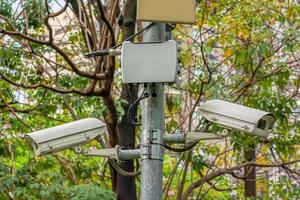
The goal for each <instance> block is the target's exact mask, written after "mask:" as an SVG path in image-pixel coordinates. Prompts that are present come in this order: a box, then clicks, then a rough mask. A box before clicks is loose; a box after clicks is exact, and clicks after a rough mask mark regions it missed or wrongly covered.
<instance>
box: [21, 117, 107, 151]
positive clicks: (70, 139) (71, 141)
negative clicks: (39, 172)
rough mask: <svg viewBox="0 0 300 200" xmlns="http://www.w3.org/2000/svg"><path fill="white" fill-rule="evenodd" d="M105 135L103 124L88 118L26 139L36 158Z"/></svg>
mask: <svg viewBox="0 0 300 200" xmlns="http://www.w3.org/2000/svg"><path fill="white" fill-rule="evenodd" d="M104 133H105V124H104V123H103V122H101V121H100V120H98V119H94V118H87V119H82V120H78V121H75V122H71V123H67V124H63V125H60V126H56V127H53V128H48V129H44V130H40V131H36V132H33V133H30V134H28V135H26V136H25V139H26V141H27V142H28V143H29V144H30V145H31V147H32V148H33V149H34V151H35V154H36V156H42V155H45V154H49V153H52V152H57V151H62V150H65V149H68V148H71V147H76V146H78V145H82V144H86V143H88V142H90V141H91V140H93V139H95V138H97V137H99V136H101V135H102V134H104Z"/></svg>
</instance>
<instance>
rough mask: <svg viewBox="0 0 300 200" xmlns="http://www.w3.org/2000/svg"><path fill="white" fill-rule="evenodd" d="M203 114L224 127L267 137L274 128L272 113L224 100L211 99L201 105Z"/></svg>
mask: <svg viewBox="0 0 300 200" xmlns="http://www.w3.org/2000/svg"><path fill="white" fill-rule="evenodd" d="M200 111H201V114H202V116H203V117H204V118H205V119H207V120H208V121H211V122H215V123H217V124H219V125H221V126H222V127H225V128H229V129H236V130H240V131H243V132H247V133H250V134H255V135H258V136H262V137H266V136H267V132H268V130H269V129H271V128H273V125H274V122H275V118H274V115H272V114H271V113H268V112H265V111H261V110H257V109H253V108H249V107H246V106H241V105H238V104H234V103H230V102H227V101H222V100H211V101H208V102H206V103H204V104H203V105H201V106H200Z"/></svg>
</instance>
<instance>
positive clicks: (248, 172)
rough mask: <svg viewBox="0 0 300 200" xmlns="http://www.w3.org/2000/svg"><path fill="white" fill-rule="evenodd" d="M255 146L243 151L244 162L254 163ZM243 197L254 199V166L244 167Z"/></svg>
mask: <svg viewBox="0 0 300 200" xmlns="http://www.w3.org/2000/svg"><path fill="white" fill-rule="evenodd" d="M255 158H256V155H255V145H254V144H253V145H250V146H249V148H248V149H247V150H245V160H246V162H255ZM245 178H246V180H245V182H244V184H245V197H248V198H256V180H255V179H256V169H255V166H247V167H245Z"/></svg>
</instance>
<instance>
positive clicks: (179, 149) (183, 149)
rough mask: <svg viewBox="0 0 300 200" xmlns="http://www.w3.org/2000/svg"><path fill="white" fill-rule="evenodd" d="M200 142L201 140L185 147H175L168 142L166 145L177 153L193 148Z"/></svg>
mask: <svg viewBox="0 0 300 200" xmlns="http://www.w3.org/2000/svg"><path fill="white" fill-rule="evenodd" d="M198 143H199V141H196V142H193V143H192V144H191V145H189V146H186V147H183V148H174V147H171V146H170V145H167V144H164V147H165V148H166V149H168V150H170V151H173V152H177V153H182V152H185V151H188V150H190V149H191V148H193V147H194V146H196V145H197V144H198Z"/></svg>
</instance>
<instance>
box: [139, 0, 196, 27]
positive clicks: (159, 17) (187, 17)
mask: <svg viewBox="0 0 300 200" xmlns="http://www.w3.org/2000/svg"><path fill="white" fill-rule="evenodd" d="M137 20H141V21H151V22H174V23H183V24H193V23H195V22H196V0H138V1H137Z"/></svg>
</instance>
